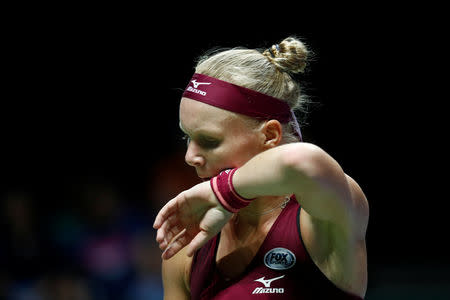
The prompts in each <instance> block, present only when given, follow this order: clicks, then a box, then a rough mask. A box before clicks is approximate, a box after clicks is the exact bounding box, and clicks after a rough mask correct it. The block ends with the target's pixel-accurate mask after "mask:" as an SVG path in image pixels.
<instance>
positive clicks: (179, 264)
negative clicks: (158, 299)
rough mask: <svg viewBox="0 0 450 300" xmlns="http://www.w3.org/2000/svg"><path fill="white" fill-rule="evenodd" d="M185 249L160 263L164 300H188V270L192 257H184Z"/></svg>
mask: <svg viewBox="0 0 450 300" xmlns="http://www.w3.org/2000/svg"><path fill="white" fill-rule="evenodd" d="M186 248H187V247H185V248H183V249H181V250H180V252H178V253H177V254H176V255H175V256H173V257H172V258H170V259H168V260H163V262H162V280H163V285H164V299H165V300H172V299H181V300H183V299H190V288H189V286H190V284H189V282H190V270H191V264H192V257H188V256H187V255H186V251H187V249H186Z"/></svg>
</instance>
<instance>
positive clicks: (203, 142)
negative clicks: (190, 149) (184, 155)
mask: <svg viewBox="0 0 450 300" xmlns="http://www.w3.org/2000/svg"><path fill="white" fill-rule="evenodd" d="M181 139H182V140H184V141H186V146H189V143H190V142H191V138H190V137H189V136H188V135H187V134H185V135H184V136H183V137H182V138H181ZM199 144H200V146H201V147H203V148H205V149H213V148H216V147H217V146H219V144H220V141H216V140H213V141H208V140H201V141H200V142H199Z"/></svg>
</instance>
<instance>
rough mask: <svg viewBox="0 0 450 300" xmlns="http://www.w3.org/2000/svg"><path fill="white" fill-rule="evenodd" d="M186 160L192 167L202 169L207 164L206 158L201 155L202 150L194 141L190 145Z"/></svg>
mask: <svg viewBox="0 0 450 300" xmlns="http://www.w3.org/2000/svg"><path fill="white" fill-rule="evenodd" d="M184 160H185V161H186V163H187V164H188V165H190V166H191V167H202V166H204V164H205V158H204V157H203V155H202V154H201V151H200V149H199V148H198V147H197V145H196V144H195V143H194V142H192V141H191V142H190V143H189V145H188V148H187V150H186V155H185V156H184Z"/></svg>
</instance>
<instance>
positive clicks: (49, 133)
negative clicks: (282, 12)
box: [0, 7, 449, 299]
mask: <svg viewBox="0 0 450 300" xmlns="http://www.w3.org/2000/svg"><path fill="white" fill-rule="evenodd" d="M41 9H42V8H41ZM53 9H54V8H53ZM184 9H187V8H184ZM342 10H343V11H344V13H342V12H340V13H337V14H331V16H332V17H328V15H327V16H324V15H321V14H318V17H317V18H316V17H311V16H310V18H309V19H307V20H306V18H303V19H302V18H299V19H298V20H297V19H296V18H287V17H286V18H285V19H282V18H273V17H270V16H266V15H264V14H262V15H259V16H258V17H256V16H255V19H256V21H253V20H252V21H251V22H248V23H247V22H244V21H243V19H246V18H244V17H243V16H245V14H244V13H243V12H240V13H237V12H229V14H226V13H225V16H224V18H223V19H216V18H215V17H214V15H211V16H209V17H208V18H206V17H204V16H203V18H202V17H200V15H199V13H200V11H197V13H198V14H197V15H196V16H195V17H192V15H189V13H187V11H189V10H186V11H185V13H183V14H181V15H177V14H173V13H172V12H171V11H170V10H168V11H167V12H164V13H162V12H161V11H159V10H157V9H148V8H147V10H145V12H148V14H145V13H143V12H142V11H140V10H139V8H135V10H132V12H129V10H126V11H122V10H121V7H115V8H114V9H113V10H111V11H110V10H108V9H105V8H98V9H96V10H94V11H91V10H90V9H89V8H84V9H81V11H78V10H72V9H70V8H61V9H60V10H58V12H57V13H49V12H47V13H46V14H42V15H35V14H33V8H27V9H26V10H23V11H22V10H19V11H15V14H14V16H15V17H13V18H11V20H8V21H7V22H5V26H4V29H5V32H4V35H3V37H2V39H3V43H2V44H3V46H2V48H3V51H5V52H4V53H7V54H4V55H3V59H2V65H3V66H4V68H3V71H2V73H3V85H4V88H3V91H4V92H3V93H2V94H3V95H2V101H1V102H2V108H1V145H2V146H1V147H2V153H3V154H2V158H1V176H2V178H1V183H0V184H1V190H0V192H1V193H2V195H1V196H2V202H3V203H4V204H5V206H4V207H3V209H2V211H3V212H5V213H7V212H8V209H6V208H5V207H7V205H6V203H9V202H8V200H7V199H10V198H11V197H12V198H14V197H15V198H21V197H22V198H23V197H25V198H26V199H28V200H26V201H25V202H21V201H18V203H22V204H23V203H26V205H24V206H26V207H28V208H26V209H24V210H25V211H28V213H24V215H31V216H32V217H30V219H31V220H32V221H30V224H32V225H30V228H32V229H33V230H34V231H33V232H36V233H32V234H30V236H32V237H33V236H34V237H35V239H33V238H32V240H36V241H37V242H36V241H35V242H33V243H35V244H36V243H37V244H38V245H41V246H39V247H38V246H36V247H35V248H37V249H38V250H36V251H35V252H33V253H34V254H29V255H28V254H24V255H22V256H21V254H17V253H18V252H17V251H15V250H11V249H10V248H11V247H9V245H12V244H11V240H10V239H13V240H14V238H11V236H13V234H11V230H10V228H12V227H13V226H12V225H11V224H10V223H9V222H11V221H9V220H10V219H8V217H3V219H2V220H3V221H4V222H3V223H4V224H3V228H2V232H3V234H2V236H3V237H2V240H3V241H2V242H1V244H0V249H1V250H0V251H1V252H0V255H1V256H2V258H1V260H0V261H1V262H2V263H3V264H4V265H5V267H4V268H2V269H3V273H2V274H1V276H2V277H1V278H2V281H1V282H2V284H1V287H2V289H3V293H5V294H7V293H10V291H11V290H12V289H16V290H19V292H17V293H20V291H22V290H23V289H25V290H27V291H29V290H30V289H31V290H32V289H33V282H39V280H42V278H44V277H45V278H53V279H54V278H55V277H58V276H61V275H60V274H64V275H65V276H67V277H68V278H73V277H75V278H76V282H77V284H78V283H80V282H81V284H85V285H86V286H88V287H89V286H90V284H91V282H94V281H95V280H93V279H92V278H91V277H92V276H91V275H92V274H90V273H89V270H88V268H87V267H80V266H79V264H78V263H77V260H76V258H75V256H74V255H73V253H72V252H76V250H74V249H78V248H76V247H77V245H75V244H76V242H73V244H72V245H71V248H70V250H67V249H66V248H64V247H62V246H61V245H60V244H58V242H55V240H57V238H55V237H54V236H52V232H54V231H55V230H57V229H61V228H63V227H61V225H60V223H57V222H56V221H54V219H57V218H58V217H59V216H65V215H71V216H77V217H78V224H79V225H78V226H80V227H83V228H91V229H90V230H91V231H95V232H96V234H97V233H98V232H97V231H96V230H94V229H92V228H96V227H95V226H94V225H92V224H91V223H90V221H89V220H88V219H89V218H87V217H86V216H88V215H89V214H90V213H89V209H86V210H84V208H85V207H88V206H89V204H86V203H89V199H90V198H89V197H91V196H92V195H97V194H95V192H92V190H95V191H97V193H99V194H101V195H104V194H105V193H106V192H104V190H108V191H110V190H113V191H114V192H113V194H114V195H115V196H114V197H117V198H118V199H120V200H118V203H119V205H117V203H116V205H117V207H116V209H117V211H120V212H123V211H126V212H127V216H126V217H124V218H125V219H126V218H129V219H132V220H136V219H139V220H142V222H141V223H140V224H139V225H135V226H134V227H133V228H134V229H133V230H131V231H132V232H133V234H134V233H136V231H139V230H136V228H139V229H142V228H144V229H145V230H142V231H144V232H147V233H148V235H149V236H152V234H153V233H154V232H152V230H151V229H150V225H149V224H150V223H152V222H153V219H152V218H153V217H154V214H155V213H157V210H158V208H159V207H161V205H162V203H164V202H165V201H167V200H169V199H170V197H172V196H174V195H176V194H177V193H178V192H180V191H182V190H183V188H187V187H189V186H191V185H192V184H194V183H195V182H196V179H195V174H194V173H193V172H192V171H191V170H189V168H188V167H187V166H185V165H184V163H183V159H184V155H183V151H184V142H183V141H182V140H181V132H180V131H179V129H178V104H179V99H180V96H181V93H182V89H183V88H184V87H185V86H186V84H187V82H188V80H189V78H190V76H191V75H192V73H193V70H194V69H193V68H194V65H195V60H196V59H197V58H198V57H199V56H200V55H202V54H203V53H204V52H205V51H207V50H210V49H211V48H215V47H235V46H244V47H248V48H267V47H269V46H271V45H272V44H274V43H277V42H280V41H281V40H282V39H284V38H285V37H287V36H289V35H296V36H298V37H300V38H302V40H303V41H304V42H305V43H306V44H307V45H308V47H309V48H310V49H311V50H312V51H313V52H314V60H313V61H311V62H310V64H309V66H308V68H307V72H306V73H305V74H304V75H302V76H301V81H302V84H303V86H304V91H305V92H306V93H307V94H308V95H309V97H310V98H311V100H312V101H313V102H315V104H314V105H312V106H311V112H310V114H309V115H308V117H307V119H306V124H305V125H304V126H303V133H304V136H305V140H306V141H308V142H312V143H315V144H317V145H319V146H320V147H322V148H324V149H325V150H326V151H327V152H328V153H330V154H331V155H332V156H333V157H334V158H335V159H336V160H337V161H338V162H339V163H340V164H341V166H342V167H343V168H344V170H345V171H346V173H348V174H349V175H351V176H352V177H353V178H355V179H356V180H357V181H358V182H359V184H360V185H361V187H362V188H363V190H364V191H365V193H366V196H367V198H368V200H369V203H370V224H369V229H368V233H367V246H368V258H369V288H368V292H367V297H366V298H367V299H422V298H423V297H424V295H427V296H428V297H430V296H433V297H435V298H433V299H441V298H439V297H443V296H444V294H446V293H447V294H446V295H447V296H448V293H449V289H448V284H449V279H448V278H449V277H448V275H447V274H446V272H447V271H448V270H449V256H448V254H447V250H448V246H447V245H446V243H445V236H446V235H445V234H444V232H445V227H444V225H445V222H444V220H445V212H444V209H443V208H444V207H445V205H444V204H442V203H441V201H444V199H442V195H441V194H440V192H439V191H440V190H441V189H440V186H441V183H440V180H439V179H438V178H436V177H437V176H436V175H433V166H436V165H437V166H440V165H441V164H440V163H439V162H438V163H436V162H434V160H435V159H438V154H439V152H440V151H439V150H440V149H441V148H440V146H438V145H437V143H438V142H437V141H438V139H436V138H437V137H439V135H438V130H437V129H436V128H438V127H436V126H431V124H433V123H434V122H435V121H441V120H442V119H441V118H440V117H438V116H439V114H438V113H439V110H440V109H439V107H440V104H439V103H438V100H439V99H441V98H442V96H441V95H440V94H439V92H438V88H439V87H441V86H442V83H441V81H440V80H438V79H437V78H438V75H439V66H440V60H439V49H440V42H439V41H440V38H441V37H442V36H441V35H440V34H439V24H438V23H436V24H435V23H430V22H425V21H424V17H425V16H427V17H431V18H433V17H436V18H437V19H438V16H436V15H434V13H430V12H429V11H415V12H414V11H408V10H405V9H397V10H391V9H386V8H374V7H368V8H359V10H358V9H357V10H354V11H353V12H346V10H345V8H342ZM44 11H46V9H45V8H44ZM22 13H24V14H23V15H22ZM191 13H192V11H191ZM299 16H302V13H301V12H300V11H299ZM224 20H226V21H227V22H225V21H224ZM247 21H248V20H247ZM435 21H436V20H435ZM244 23H245V24H244ZM425 25H426V26H425ZM430 108H431V109H430ZM435 150H438V151H435ZM434 172H435V171H434ZM99 186H100V188H98V187H99ZM102 189H103V190H102ZM99 190H102V191H103V192H98V191H99ZM86 191H90V192H86ZM106 194H107V193H106ZM11 195H13V196H11ZM17 195H20V196H17ZM23 195H25V196H23ZM8 197H9V198H8ZM95 197H96V196H94V198H95ZM12 202H13V203H15V202H14V201H12ZM100 203H102V202H101V201H100ZM27 205H28V206H27ZM19 206H20V205H19ZM100 206H101V204H100ZM118 207H120V208H118ZM124 207H125V208H124ZM22 209H23V206H22ZM12 211H14V209H12ZM19 211H20V209H19ZM128 212H129V213H128ZM16 215H17V214H16ZM18 215H19V217H18V218H19V219H20V213H18ZM55 222H56V224H59V225H55ZM130 222H131V223H133V221H130ZM130 222H128V223H127V222H124V223H121V224H122V225H121V226H124V227H127V226H128V225H129V224H130ZM146 222H147V223H146ZM19 223H20V222H19ZM106 223H108V222H106ZM108 224H109V226H110V227H111V226H112V225H111V224H110V223H108ZM123 224H128V225H123ZM133 224H134V223H133ZM90 226H91V227H90ZM100 227H101V226H100ZM110 227H108V228H109V229H108V230H104V228H103V227H102V230H103V231H102V230H100V231H101V232H102V233H104V232H105V231H106V232H110V231H111V228H110ZM112 227H114V226H112ZM128 227H129V226H128ZM128 227H127V228H128ZM55 228H56V229H55ZM114 228H116V227H114ZM61 231H62V232H63V233H60V234H62V235H63V236H70V235H71V234H72V233H71V231H70V230H69V231H67V232H64V230H63V229H61ZM86 231H89V229H86ZM112 231H114V230H112ZM128 233H129V231H128ZM133 234H130V235H133ZM86 235H87V236H89V234H86ZM36 236H39V238H36ZM97 236H98V235H97ZM100 236H101V234H100ZM133 236H134V235H133ZM152 238H153V237H152ZM19 239H20V238H19ZM19 245H22V246H20V247H25V248H26V247H28V246H26V245H27V244H26V243H25V244H20V243H19ZM23 245H25V246H23ZM42 245H43V246H42ZM20 247H19V248H20ZM149 247H150V248H152V247H153V246H149ZM64 251H68V252H70V253H71V254H67V253H65V252H64ZM149 251H150V250H149ZM151 251H153V252H151V253H152V255H153V256H154V258H153V259H154V263H153V265H152V267H151V268H150V271H148V273H152V272H153V275H155V276H156V277H159V274H158V272H159V269H158V268H159V266H158V262H157V261H158V260H159V257H158V255H159V253H158V252H157V251H155V250H154V249H153V248H152V249H151ZM19 252H20V251H19ZM149 253H150V252H149ZM68 260H69V261H70V263H68ZM80 264H81V263H80ZM130 268H131V269H132V267H130ZM20 270H21V271H20ZM67 270H69V271H67ZM49 274H50V275H49ZM52 276H53V277H52ZM90 276H91V277H90ZM17 282H19V283H23V282H26V284H22V285H21V284H17ZM30 282H31V283H30ZM48 282H49V283H47V285H48V286H52V285H54V286H57V285H58V284H60V283H58V282H56V281H51V280H49V281H48ZM55 282H56V283H55ZM86 282H87V283H86ZM155 282H156V284H158V282H157V280H156V281H155ZM103 283H104V282H103ZM17 286H19V288H17ZM72 288H73V287H72ZM21 289H22V290H21ZM61 289H62V288H61ZM49 290H51V288H49ZM68 290H69V291H70V288H69V289H68ZM88 290H89V288H88ZM48 293H53V294H52V295H56V294H57V292H55V291H52V292H48ZM54 297H56V298H58V297H59V298H60V299H65V298H64V297H63V296H54ZM104 297H106V298H104V299H112V298H108V296H104ZM111 297H112V296H111ZM414 297H416V298H414ZM444 297H445V296H444ZM94 298H95V299H102V298H101V297H100V296H98V295H97V296H96V297H94ZM11 299H13V298H11ZM14 299H18V298H14ZM80 299H81V298H80ZM118 299H121V298H118ZM122 299H125V298H122ZM127 299H128V298H127ZM130 299H131V298H130ZM133 299H138V298H133ZM139 299H141V298H139ZM442 299H443V298H442Z"/></svg>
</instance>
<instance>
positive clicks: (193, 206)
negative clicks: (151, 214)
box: [153, 181, 233, 259]
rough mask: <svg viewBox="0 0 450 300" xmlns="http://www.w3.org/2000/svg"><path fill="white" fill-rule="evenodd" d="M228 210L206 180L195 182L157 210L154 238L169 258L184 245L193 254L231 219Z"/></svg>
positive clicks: (166, 257) (164, 256)
mask: <svg viewBox="0 0 450 300" xmlns="http://www.w3.org/2000/svg"><path fill="white" fill-rule="evenodd" d="M232 215H233V214H232V213H231V212H229V211H227V210H226V209H225V208H223V206H222V205H221V204H220V203H219V201H218V200H217V198H216V196H215V195H214V193H213V191H212V189H211V186H210V183H209V181H207V182H203V183H200V184H197V185H195V186H193V187H192V188H190V189H189V190H186V191H184V192H182V193H180V194H179V195H178V196H176V197H175V198H173V199H172V200H170V201H169V202H168V203H167V204H166V205H165V206H164V207H163V208H162V209H161V210H160V212H159V213H158V215H157V216H156V219H155V223H154V224H153V228H155V229H158V232H157V234H156V241H157V242H158V243H159V247H160V248H161V249H162V250H164V252H163V254H162V258H163V259H169V258H171V257H172V256H174V255H175V254H176V253H177V252H178V251H180V250H181V249H182V248H184V247H185V246H187V245H189V246H188V250H187V255H188V256H190V257H191V256H193V255H194V253H195V251H196V250H198V249H200V248H201V247H202V246H203V245H204V244H205V243H206V242H207V241H208V240H210V239H211V238H212V237H214V236H215V235H216V234H217V233H218V232H219V231H220V230H221V229H222V228H223V226H225V224H226V223H227V222H228V221H229V220H230V219H231V217H232Z"/></svg>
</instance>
